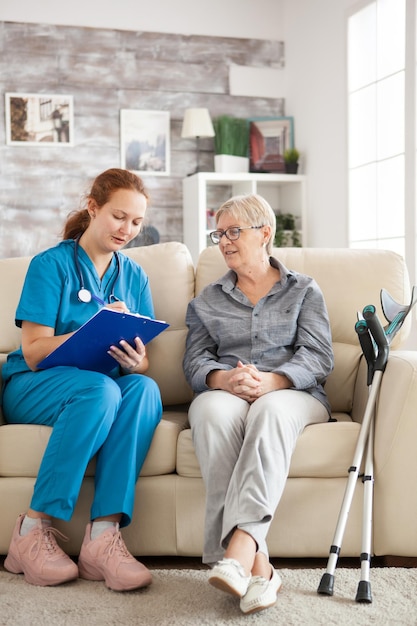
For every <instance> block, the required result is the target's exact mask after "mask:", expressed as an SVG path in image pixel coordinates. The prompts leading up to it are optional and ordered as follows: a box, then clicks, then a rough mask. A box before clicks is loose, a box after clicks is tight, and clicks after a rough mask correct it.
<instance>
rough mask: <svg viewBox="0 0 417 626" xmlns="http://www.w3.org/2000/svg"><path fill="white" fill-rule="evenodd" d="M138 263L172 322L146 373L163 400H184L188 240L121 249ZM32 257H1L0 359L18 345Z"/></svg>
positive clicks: (153, 348)
mask: <svg viewBox="0 0 417 626" xmlns="http://www.w3.org/2000/svg"><path fill="white" fill-rule="evenodd" d="M123 254H126V255H128V256H130V257H131V258H133V259H134V260H135V261H136V262H137V263H139V264H140V265H141V266H142V267H143V268H144V270H145V272H146V273H147V274H148V276H149V282H150V286H151V290H152V296H153V301H154V306H155V316H156V317H157V318H158V319H164V320H165V321H167V322H168V323H169V324H170V326H169V328H168V329H167V330H166V331H164V332H163V333H162V334H161V335H159V336H158V337H157V338H156V339H154V340H153V341H152V342H151V343H150V344H149V346H148V354H149V360H150V368H149V370H148V375H149V376H151V377H152V378H154V379H155V380H156V381H157V383H158V384H159V387H160V389H161V394H162V398H163V402H164V404H165V405H171V404H181V403H185V402H188V401H189V400H190V399H191V397H192V394H191V390H190V388H189V387H188V385H187V383H186V381H185V377H184V375H183V372H182V367H181V364H182V358H183V354H184V347H185V338H186V335H187V328H186V326H185V312H186V308H187V305H188V302H189V301H190V300H191V298H192V297H193V295H194V266H193V263H192V259H191V256H190V253H189V251H188V249H187V248H186V246H185V245H184V244H182V243H178V242H168V243H160V244H156V245H153V246H144V247H138V248H129V249H127V250H124V251H123ZM29 262H30V257H20V258H13V259H0V293H1V294H2V302H1V309H0V363H1V362H2V361H4V360H5V358H6V355H7V354H8V353H9V352H11V351H13V350H16V349H17V348H18V347H19V345H20V341H21V331H20V329H19V328H17V327H16V326H15V323H14V320H15V312H16V307H17V304H18V301H19V298H20V293H21V291H22V286H23V282H24V278H25V275H26V271H27V268H28V265H29Z"/></svg>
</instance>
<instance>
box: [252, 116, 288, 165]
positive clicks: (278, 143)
mask: <svg viewBox="0 0 417 626" xmlns="http://www.w3.org/2000/svg"><path fill="white" fill-rule="evenodd" d="M293 147H294V118H292V117H254V118H250V119H249V169H250V171H251V172H269V173H279V172H285V164H284V152H285V150H287V149H288V148H293Z"/></svg>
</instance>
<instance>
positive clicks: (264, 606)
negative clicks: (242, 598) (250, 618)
mask: <svg viewBox="0 0 417 626" xmlns="http://www.w3.org/2000/svg"><path fill="white" fill-rule="evenodd" d="M281 589H282V584H281V585H280V586H279V587H278V589H277V593H276V596H275V600H273V601H272V602H269V603H268V604H262V605H259V604H258V605H257V606H255V607H253V608H252V609H249V610H248V611H244V610H243V609H242V607H240V610H241V611H242V613H243V614H244V615H252V613H259V611H264V610H265V609H270V608H271V606H274V605H275V604H276V602H277V599H278V593H279V592H280V591H281Z"/></svg>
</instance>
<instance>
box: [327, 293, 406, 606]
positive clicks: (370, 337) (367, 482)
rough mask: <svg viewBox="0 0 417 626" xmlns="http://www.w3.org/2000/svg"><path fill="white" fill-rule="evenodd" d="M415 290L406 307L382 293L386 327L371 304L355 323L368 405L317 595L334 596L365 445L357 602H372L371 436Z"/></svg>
mask: <svg viewBox="0 0 417 626" xmlns="http://www.w3.org/2000/svg"><path fill="white" fill-rule="evenodd" d="M415 293H416V289H415V288H414V287H413V292H412V298H411V302H410V304H409V305H400V304H398V303H397V302H395V301H394V300H393V298H392V297H391V296H390V295H389V294H388V292H387V291H386V290H382V291H381V304H382V309H383V312H384V315H385V317H386V319H387V322H388V324H387V325H386V326H385V328H383V327H382V325H381V322H380V321H379V319H378V317H377V315H376V310H375V307H374V306H373V305H369V306H367V307H365V308H364V310H363V316H362V319H360V320H358V322H357V323H356V325H355V330H356V332H357V334H358V337H359V341H360V344H361V347H362V351H363V354H364V356H365V359H366V361H367V365H368V379H367V384H368V388H369V393H368V402H367V405H366V409H365V414H364V417H363V421H362V426H361V429H360V431H359V436H358V441H357V444H356V449H355V454H354V458H353V462H352V465H351V467H350V468H349V477H348V481H347V484H346V490H345V494H344V497H343V502H342V507H341V510H340V513H339V518H338V521H337V525H336V530H335V534H334V538H333V543H332V545H331V547H330V554H329V560H328V564H327V569H326V572H325V574H323V576H322V578H321V581H320V585H319V587H318V589H317V592H318V593H319V594H323V595H333V589H334V572H335V569H336V565H337V560H338V557H339V554H340V549H341V545H342V540H343V536H344V532H345V528H346V523H347V519H348V515H349V510H350V505H351V503H352V499H353V495H354V491H355V487H356V484H357V479H358V476H359V469H360V465H361V462H362V458H363V454H364V450H365V446H367V451H366V462H365V471H364V475H363V482H364V505H363V522H362V551H361V581H360V582H359V585H358V590H357V594H356V601H357V602H368V603H369V602H372V595H371V588H370V582H369V571H370V560H371V532H372V498H373V435H374V432H373V431H374V421H373V418H374V412H375V406H376V402H377V396H378V392H379V388H380V384H381V380H382V376H383V373H384V370H385V367H386V364H387V360H388V355H389V344H390V343H391V341H392V339H393V337H394V336H395V334H396V333H397V332H398V330H399V329H400V328H401V326H402V324H403V322H404V320H405V318H406V316H407V315H408V313H409V312H410V310H411V309H412V307H413V306H414V304H415V303H416V298H415Z"/></svg>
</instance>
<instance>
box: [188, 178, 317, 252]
mask: <svg viewBox="0 0 417 626" xmlns="http://www.w3.org/2000/svg"><path fill="white" fill-rule="evenodd" d="M305 186H306V177H305V176H303V175H298V174H249V173H248V174H247V173H239V174H222V173H217V172H199V173H198V174H193V175H192V176H188V177H187V178H184V179H183V221H184V243H185V244H186V245H187V247H188V249H189V250H190V252H191V255H192V257H193V261H194V263H196V262H197V259H198V256H199V254H200V252H201V251H202V250H203V249H204V248H206V247H207V246H208V245H211V242H210V238H209V236H208V234H209V232H210V231H212V230H215V228H216V227H215V224H214V223H211V224H210V223H209V221H210V213H214V212H215V211H216V210H217V209H218V208H219V206H220V204H222V202H224V201H226V200H227V199H228V198H230V197H232V196H235V195H239V194H250V193H258V194H260V195H261V196H263V197H264V198H265V199H266V200H268V202H269V203H270V205H271V206H272V208H273V209H274V211H275V212H278V211H279V212H281V213H292V214H293V215H295V216H296V218H297V220H296V226H297V230H298V231H299V232H300V234H301V240H302V244H303V246H306V245H307V240H306V231H307V228H306V223H307V222H306V190H305Z"/></svg>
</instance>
